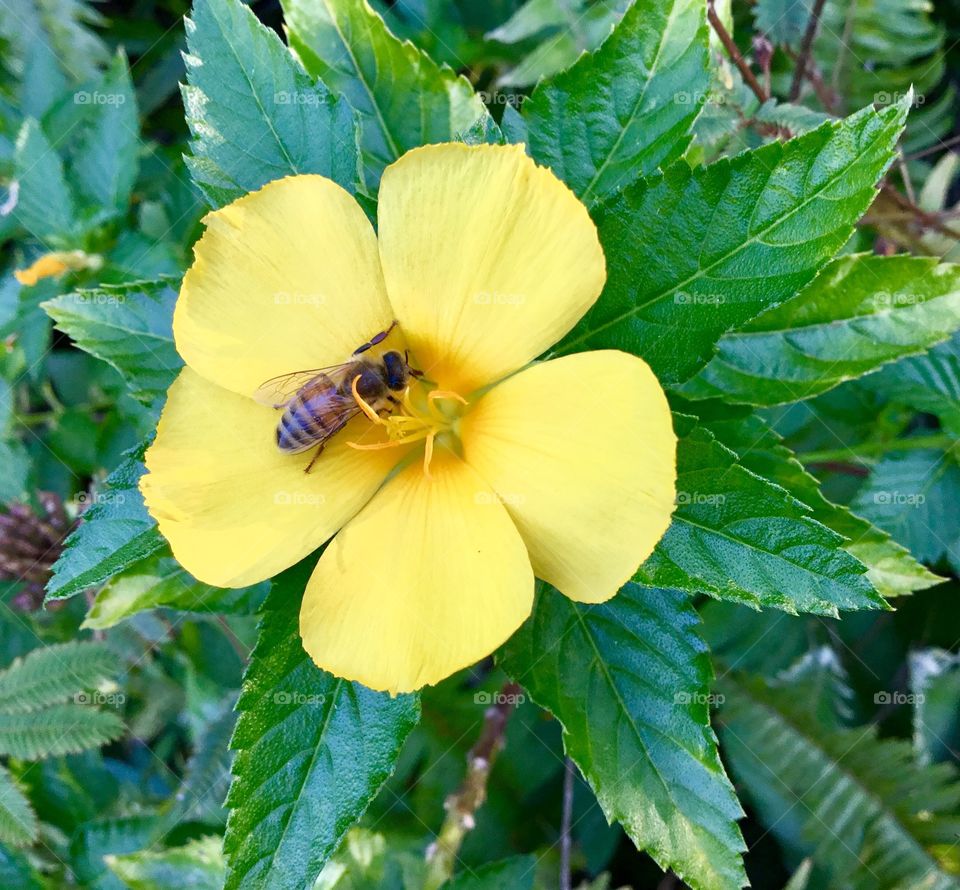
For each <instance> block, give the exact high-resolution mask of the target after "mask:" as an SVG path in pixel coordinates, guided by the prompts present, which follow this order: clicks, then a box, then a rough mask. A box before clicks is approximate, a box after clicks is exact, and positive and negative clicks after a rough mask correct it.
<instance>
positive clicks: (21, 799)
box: [0, 766, 39, 847]
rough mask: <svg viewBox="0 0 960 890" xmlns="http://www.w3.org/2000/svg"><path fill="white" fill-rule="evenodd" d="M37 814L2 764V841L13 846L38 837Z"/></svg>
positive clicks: (0, 807)
mask: <svg viewBox="0 0 960 890" xmlns="http://www.w3.org/2000/svg"><path fill="white" fill-rule="evenodd" d="M38 830H39V826H38V824H37V815H36V813H34V811H33V807H32V806H31V805H30V801H29V800H27V797H26V795H25V794H24V793H23V792H22V791H21V790H20V788H19V787H18V786H17V783H16V782H14V780H13V776H11V775H10V773H9V772H8V770H7V768H6V767H5V766H0V842H3V843H5V844H10V845H11V846H13V847H23V846H26V845H27V844H32V843H33V842H34V841H35V840H36V839H37V832H38Z"/></svg>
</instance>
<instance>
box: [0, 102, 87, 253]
mask: <svg viewBox="0 0 960 890" xmlns="http://www.w3.org/2000/svg"><path fill="white" fill-rule="evenodd" d="M13 178H14V181H15V182H16V183H17V202H16V205H15V206H14V208H13V213H12V217H13V219H14V220H15V222H16V223H17V224H18V225H19V226H21V227H22V228H23V229H25V230H26V232H27V234H28V235H29V236H30V237H32V238H35V239H37V240H38V241H42V242H46V241H48V240H49V242H50V243H51V244H52V245H65V244H66V243H67V242H68V241H69V240H70V238H71V236H72V234H73V232H74V227H75V224H76V220H77V210H76V206H75V201H74V195H73V191H72V190H71V188H70V186H69V185H68V184H67V179H66V174H65V173H64V169H63V160H62V159H61V158H60V155H58V154H57V151H56V149H55V148H54V147H53V146H52V145H51V144H50V140H49V139H47V137H46V135H45V134H44V132H43V130H42V128H41V127H40V124H39V123H38V122H37V121H35V120H32V119H30V118H28V119H27V120H25V121H24V122H23V126H22V127H21V128H20V133H19V135H18V136H17V145H16V151H15V152H14V156H13Z"/></svg>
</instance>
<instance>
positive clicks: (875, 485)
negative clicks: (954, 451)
mask: <svg viewBox="0 0 960 890" xmlns="http://www.w3.org/2000/svg"><path fill="white" fill-rule="evenodd" d="M850 506H851V508H852V509H853V510H855V511H856V512H857V513H859V514H860V515H861V516H864V517H866V518H867V519H869V520H870V521H871V522H873V523H875V524H876V525H878V526H879V527H880V528H882V529H884V531H887V532H889V533H890V534H891V535H892V536H893V538H894V539H895V540H896V541H899V542H900V543H901V544H903V546H904V547H907V548H908V549H909V550H910V552H911V553H912V554H913V555H914V556H916V557H917V559H919V560H921V561H922V562H926V563H930V564H931V565H935V564H936V563H937V562H939V561H940V560H942V559H944V558H947V559H950V560H952V561H955V562H960V467H958V466H957V462H956V461H955V460H954V458H953V457H951V455H949V454H944V453H943V452H942V451H932V450H926V449H922V450H917V451H909V452H899V453H894V454H890V455H887V456H886V457H884V458H883V460H881V461H880V462H879V463H877V464H876V465H875V466H874V467H873V471H872V472H871V474H870V478H869V479H868V480H867V481H866V482H865V483H864V485H863V486H862V487H861V489H860V491H859V492H857V496H856V497H855V498H854V500H853V502H852V503H851V505H850Z"/></svg>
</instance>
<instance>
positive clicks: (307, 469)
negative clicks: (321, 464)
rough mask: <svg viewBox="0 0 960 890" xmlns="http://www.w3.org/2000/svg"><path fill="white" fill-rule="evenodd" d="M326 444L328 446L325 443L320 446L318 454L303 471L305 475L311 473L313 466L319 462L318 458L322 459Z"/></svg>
mask: <svg viewBox="0 0 960 890" xmlns="http://www.w3.org/2000/svg"><path fill="white" fill-rule="evenodd" d="M325 444H326V443H325V442H321V443H320V445H319V446H318V447H317V450H316V453H315V454H314V455H313V457H312V458H310V463H308V464H307V468H306V469H305V470H304V471H303V472H304V473H309V472H310V470H312V469H313V465H314V464H315V463H316V462H317V458H318V457H320V455H321V454H323V446H324V445H325Z"/></svg>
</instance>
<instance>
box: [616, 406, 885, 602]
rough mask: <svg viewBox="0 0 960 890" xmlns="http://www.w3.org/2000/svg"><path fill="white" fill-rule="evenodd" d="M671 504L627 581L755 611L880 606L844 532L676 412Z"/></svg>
mask: <svg viewBox="0 0 960 890" xmlns="http://www.w3.org/2000/svg"><path fill="white" fill-rule="evenodd" d="M674 426H675V428H676V430H677V435H678V437H679V439H680V442H679V445H678V449H677V509H676V512H675V513H674V514H673V523H672V524H671V526H670V528H669V529H668V531H667V533H666V535H664V537H663V539H662V540H661V541H660V543H659V544H658V545H657V547H656V549H655V550H654V552H653V554H652V555H651V556H650V558H649V559H648V560H647V561H646V562H645V563H644V564H643V565H642V566H641V567H640V569H639V571H638V572H637V574H636V575H635V576H634V580H636V581H639V582H640V583H643V584H648V585H650V586H652V587H673V588H676V589H678V590H685V591H688V592H689V593H707V594H709V595H710V596H714V597H717V598H718V599H726V600H732V601H734V602H740V603H744V604H746V605H750V606H753V607H754V608H759V607H760V606H774V607H776V608H778V609H783V610H784V611H786V612H791V613H795V612H814V613H816V614H820V615H833V616H835V615H836V614H837V610H838V609H876V608H882V607H883V606H884V602H883V599H882V598H881V597H880V596H879V595H878V594H877V593H876V591H875V590H874V589H873V587H872V586H871V584H870V582H869V581H868V580H867V578H866V576H865V575H864V572H865V566H864V565H863V564H862V563H860V562H859V561H858V560H856V559H855V558H854V557H853V556H851V555H850V554H849V553H847V552H846V551H845V550H844V549H843V538H842V537H841V536H840V535H838V534H836V533H835V532H833V531H831V530H830V529H828V528H827V527H826V526H825V525H822V524H821V523H819V522H817V521H816V520H815V519H813V517H812V516H811V515H810V512H811V511H810V508H809V507H807V506H806V505H804V504H802V503H801V502H800V501H798V500H796V498H793V497H791V496H790V495H789V494H788V493H787V492H786V491H784V490H783V489H782V488H781V487H780V486H779V485H776V484H774V483H772V482H769V481H767V480H766V479H763V478H761V477H760V476H757V475H756V474H755V473H752V472H750V471H749V470H748V469H746V468H745V467H743V466H742V465H741V464H740V462H739V459H738V457H737V455H736V454H735V453H734V452H733V451H731V450H730V449H728V448H726V447H725V446H723V445H721V444H720V443H719V442H718V441H717V440H716V438H715V437H714V436H713V435H712V434H711V433H710V432H709V431H708V430H707V429H705V428H704V427H702V426H698V425H696V424H695V423H694V422H693V420H692V419H691V418H689V417H685V416H682V415H675V416H674Z"/></svg>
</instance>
